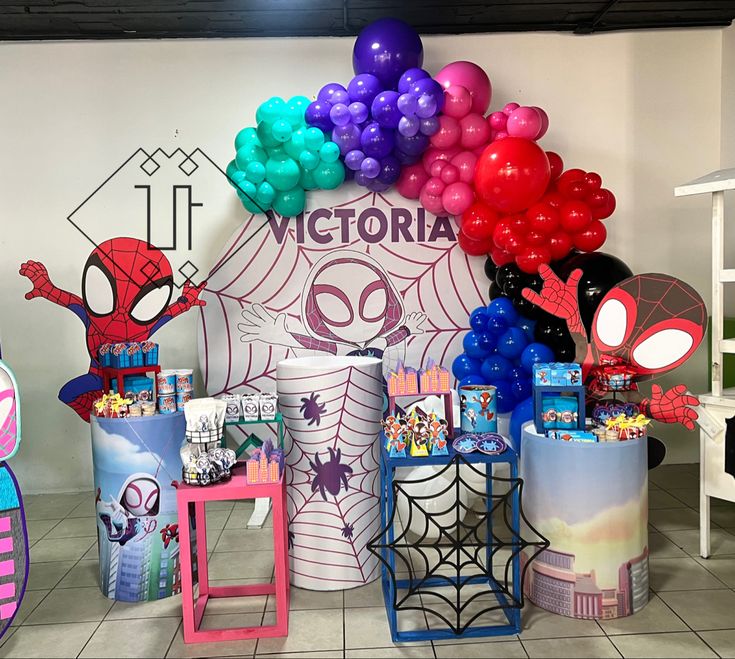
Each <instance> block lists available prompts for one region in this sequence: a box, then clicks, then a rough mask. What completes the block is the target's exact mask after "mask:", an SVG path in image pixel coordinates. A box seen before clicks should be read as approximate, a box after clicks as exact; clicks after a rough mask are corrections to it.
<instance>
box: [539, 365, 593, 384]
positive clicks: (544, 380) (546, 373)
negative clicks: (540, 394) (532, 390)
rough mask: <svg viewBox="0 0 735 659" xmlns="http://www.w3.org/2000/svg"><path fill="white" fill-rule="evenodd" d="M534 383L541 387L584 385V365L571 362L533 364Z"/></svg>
mask: <svg viewBox="0 0 735 659" xmlns="http://www.w3.org/2000/svg"><path fill="white" fill-rule="evenodd" d="M533 383H534V384H535V385H536V386H541V387H578V386H580V385H582V384H583V383H582V367H581V366H580V365H579V364H574V363H571V362H568V363H567V362H552V363H540V364H534V365H533Z"/></svg>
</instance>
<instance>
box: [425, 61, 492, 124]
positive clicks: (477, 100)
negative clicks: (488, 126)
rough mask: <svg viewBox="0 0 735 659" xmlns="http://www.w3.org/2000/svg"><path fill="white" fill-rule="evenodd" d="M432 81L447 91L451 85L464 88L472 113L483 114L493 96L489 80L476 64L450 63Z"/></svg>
mask: <svg viewBox="0 0 735 659" xmlns="http://www.w3.org/2000/svg"><path fill="white" fill-rule="evenodd" d="M434 80H436V81H437V82H439V84H440V85H441V86H442V87H444V89H449V88H450V87H451V86H452V85H461V86H462V87H465V88H466V89H467V91H469V93H470V96H471V97H472V108H471V111H472V112H477V114H485V112H486V111H487V109H488V107H489V106H490V99H491V98H492V95H493V88H492V85H491V84H490V78H488V77H487V73H485V72H484V71H483V70H482V69H481V68H480V67H479V66H477V64H473V63H472V62H464V61H461V62H452V63H451V64H447V65H446V66H445V67H444V68H443V69H442V70H441V71H439V73H437V74H436V75H435V76H434Z"/></svg>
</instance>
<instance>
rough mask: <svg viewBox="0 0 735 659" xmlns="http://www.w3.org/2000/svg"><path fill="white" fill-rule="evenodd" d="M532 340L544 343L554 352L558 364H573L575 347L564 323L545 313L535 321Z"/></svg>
mask: <svg viewBox="0 0 735 659" xmlns="http://www.w3.org/2000/svg"><path fill="white" fill-rule="evenodd" d="M533 335H534V339H535V340H536V341H538V342H539V343H544V344H545V345H547V346H549V348H551V349H552V350H553V351H554V357H555V358H556V360H557V361H560V362H573V361H574V355H575V352H576V347H575V345H574V340H573V339H572V336H571V334H569V330H568V329H567V324H566V322H565V321H563V320H561V319H559V318H556V317H554V316H552V315H550V314H548V313H546V312H543V311H542V312H541V317H540V318H539V319H538V320H537V321H536V327H535V328H534V331H533Z"/></svg>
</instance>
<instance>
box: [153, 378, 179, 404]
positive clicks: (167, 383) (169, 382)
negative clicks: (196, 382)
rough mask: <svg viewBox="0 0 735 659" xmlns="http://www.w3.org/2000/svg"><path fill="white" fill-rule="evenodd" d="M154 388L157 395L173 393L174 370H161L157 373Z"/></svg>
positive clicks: (174, 384) (174, 386)
mask: <svg viewBox="0 0 735 659" xmlns="http://www.w3.org/2000/svg"><path fill="white" fill-rule="evenodd" d="M156 389H157V390H158V395H159V396H163V395H168V394H175V393H176V371H161V372H160V373H158V374H157V375H156ZM174 402H175V401H174Z"/></svg>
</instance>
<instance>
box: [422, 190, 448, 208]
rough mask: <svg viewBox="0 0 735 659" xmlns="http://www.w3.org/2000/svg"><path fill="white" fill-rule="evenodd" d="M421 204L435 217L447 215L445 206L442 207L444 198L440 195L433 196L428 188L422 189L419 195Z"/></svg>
mask: <svg viewBox="0 0 735 659" xmlns="http://www.w3.org/2000/svg"><path fill="white" fill-rule="evenodd" d="M419 202H420V203H421V205H422V206H423V207H424V208H425V209H426V210H427V211H429V213H433V214H434V215H445V214H446V212H445V210H444V206H443V205H442V198H441V197H440V196H438V195H433V194H431V193H429V192H427V190H426V186H424V187H423V188H422V189H421V193H420V194H419Z"/></svg>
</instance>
